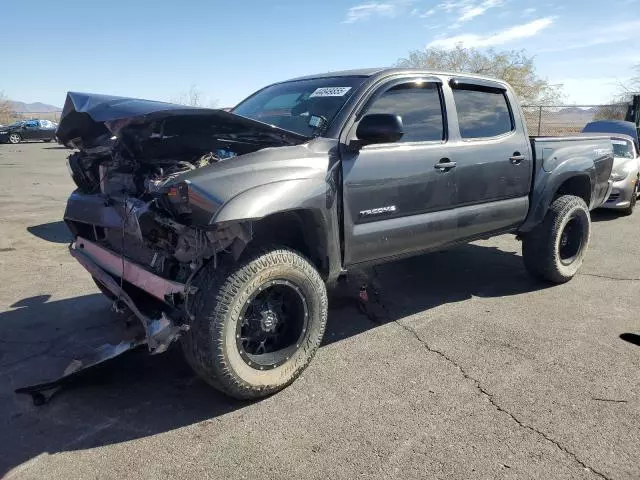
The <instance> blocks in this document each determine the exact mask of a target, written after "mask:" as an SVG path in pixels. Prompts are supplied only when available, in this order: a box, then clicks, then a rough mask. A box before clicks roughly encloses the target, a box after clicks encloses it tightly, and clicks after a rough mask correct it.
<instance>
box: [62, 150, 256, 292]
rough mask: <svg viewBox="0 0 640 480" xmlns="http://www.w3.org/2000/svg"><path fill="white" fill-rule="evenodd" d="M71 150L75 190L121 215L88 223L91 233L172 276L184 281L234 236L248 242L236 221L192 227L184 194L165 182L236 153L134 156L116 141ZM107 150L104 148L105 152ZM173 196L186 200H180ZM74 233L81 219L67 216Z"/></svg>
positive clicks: (80, 227) (82, 229)
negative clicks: (115, 221)
mask: <svg viewBox="0 0 640 480" xmlns="http://www.w3.org/2000/svg"><path fill="white" fill-rule="evenodd" d="M110 141H113V142H114V143H115V145H114V146H112V147H111V148H108V149H105V148H104V147H103V146H101V147H97V148H95V149H91V150H89V151H80V152H75V153H73V154H72V155H71V156H70V157H69V168H70V170H71V172H72V176H73V180H74V181H75V183H76V185H77V186H78V191H79V193H81V194H84V195H96V196H99V197H101V199H103V200H104V203H105V205H106V206H107V205H108V207H110V208H112V209H113V210H115V211H116V212H117V213H118V215H119V216H120V217H121V225H118V226H115V225H95V224H93V225H91V228H92V230H93V232H92V233H93V235H91V238H92V239H93V240H94V241H97V242H99V243H101V244H104V245H105V246H107V247H108V248H109V249H111V250H113V251H115V252H117V253H120V254H122V255H125V256H126V257H127V258H130V259H132V260H134V261H135V262H137V263H139V264H142V265H145V266H146V267H147V268H148V269H149V270H152V271H154V272H155V273H157V274H158V275H161V276H163V277H166V278H168V279H171V280H175V281H179V282H186V281H187V279H188V278H189V276H190V275H191V274H192V273H193V272H194V271H196V270H197V269H198V268H199V267H200V266H201V265H202V263H203V262H204V261H206V260H208V259H209V258H211V257H212V256H213V255H214V254H215V253H216V252H219V251H221V250H226V249H228V248H229V247H231V246H232V244H233V243H234V241H236V240H238V241H239V242H240V243H239V244H238V245H237V246H236V248H238V249H239V248H240V247H241V244H243V243H244V242H246V241H248V240H249V238H250V232H248V231H244V229H243V227H242V226H239V225H235V226H232V227H228V228H226V229H218V228H216V227H212V226H208V225H200V226H192V225H191V223H192V222H191V219H190V218H189V214H190V213H191V210H190V208H189V205H188V199H186V198H184V199H183V198H182V197H180V195H181V193H182V192H181V188H180V185H178V186H177V187H175V186H174V187H170V186H169V185H170V184H171V183H172V182H173V181H174V180H175V179H176V178H177V177H178V176H180V175H181V174H183V173H187V172H190V171H193V170H196V169H198V168H202V167H206V166H208V165H211V164H214V163H216V162H219V161H223V160H224V159H229V158H233V157H235V156H236V155H237V154H236V153H235V152H233V151H230V150H226V149H218V151H216V152H206V153H203V154H201V155H193V154H187V155H184V156H178V157H176V158H166V157H165V158H157V159H156V158H152V159H148V158H133V157H132V156H131V155H128V152H127V151H126V149H124V148H123V146H122V144H119V142H117V141H116V140H110ZM105 150H106V151H105ZM173 199H179V200H185V201H183V202H179V201H174V200H173ZM67 223H68V224H69V226H70V228H71V229H72V231H73V230H75V231H74V233H76V234H85V235H86V234H87V232H86V230H87V228H86V226H83V225H82V222H75V221H73V220H69V219H67Z"/></svg>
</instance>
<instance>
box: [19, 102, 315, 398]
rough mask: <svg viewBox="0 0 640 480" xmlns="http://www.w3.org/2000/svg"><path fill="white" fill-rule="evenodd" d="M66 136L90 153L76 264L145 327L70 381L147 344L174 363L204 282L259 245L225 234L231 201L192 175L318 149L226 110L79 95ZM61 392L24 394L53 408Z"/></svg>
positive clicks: (75, 202) (77, 199)
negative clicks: (172, 351)
mask: <svg viewBox="0 0 640 480" xmlns="http://www.w3.org/2000/svg"><path fill="white" fill-rule="evenodd" d="M57 135H58V138H60V140H61V142H62V143H64V144H65V145H68V146H72V147H75V148H76V149H77V150H78V151H76V152H74V153H72V154H71V155H70V157H69V159H68V167H69V170H70V173H71V176H72V178H73V180H74V182H75V184H76V186H77V189H76V190H75V191H74V192H73V193H72V194H71V196H70V198H69V200H68V203H67V207H66V211H65V214H64V221H65V222H66V224H67V226H68V227H69V229H70V230H71V232H72V234H73V237H74V240H73V242H72V244H71V245H70V247H69V249H70V253H71V255H72V256H73V257H74V258H75V259H76V260H77V261H78V262H79V263H80V264H81V265H82V266H83V267H84V268H85V269H86V270H87V271H88V273H89V274H90V275H91V276H92V277H93V279H94V281H95V282H96V284H97V285H98V287H99V288H100V289H101V290H102V291H103V293H105V294H106V295H107V296H108V297H109V298H110V299H111V300H112V301H113V306H114V308H115V309H116V310H120V311H126V312H129V313H130V314H133V315H134V316H135V317H136V318H137V319H138V320H139V326H140V327H141V328H140V329H139V330H140V333H139V335H138V337H137V338H135V339H134V340H133V341H129V342H128V343H126V345H124V346H123V345H112V346H106V347H105V346H103V347H101V351H102V353H101V354H100V355H98V358H97V359H96V358H92V359H91V361H85V362H80V363H78V362H76V364H75V365H76V366H75V367H74V368H72V369H71V370H70V371H68V372H65V376H66V375H69V374H75V373H77V372H78V371H79V370H80V369H82V368H84V367H89V366H93V365H95V364H97V363H100V362H101V361H103V360H106V359H109V358H112V357H113V356H114V352H117V353H116V354H120V353H124V352H125V351H127V350H129V349H130V348H135V347H138V346H140V345H143V344H146V345H147V348H148V349H149V352H150V353H152V354H157V353H161V352H164V351H165V350H166V349H167V348H168V346H169V345H170V344H171V343H172V342H173V341H175V340H176V339H178V338H179V337H180V335H181V333H182V332H184V331H185V330H187V329H188V328H189V318H190V312H189V307H188V305H189V302H188V300H189V295H192V294H194V293H195V287H194V286H192V279H193V278H194V276H195V275H196V273H197V272H198V271H199V270H200V269H201V268H202V266H203V265H204V264H206V263H207V262H217V261H218V257H219V256H220V255H221V254H222V253H224V254H230V255H233V256H234V257H235V258H237V257H238V256H239V255H240V253H241V252H242V250H243V249H244V247H245V246H246V244H247V243H248V242H249V240H250V239H251V225H250V224H249V223H242V222H227V223H226V224H217V223H215V222H214V216H215V213H216V212H217V211H218V209H219V208H220V207H221V206H222V204H223V203H224V202H225V201H226V200H228V199H229V198H224V196H222V195H220V196H216V194H215V193H212V192H210V191H205V190H203V189H202V188H200V187H197V186H196V185H195V184H193V183H192V182H191V181H189V176H188V175H186V174H189V173H190V172H194V171H195V170H199V169H203V168H208V169H211V168H216V164H219V163H222V162H234V161H236V160H235V159H236V157H240V156H242V155H245V154H248V153H251V152H255V151H257V150H260V149H263V148H267V147H279V146H286V145H293V144H299V143H302V142H303V141H305V140H306V139H305V137H301V136H298V135H296V134H293V133H291V132H287V131H285V130H279V129H277V128H274V127H271V126H269V125H265V124H262V123H260V122H256V121H253V120H250V119H246V118H243V117H239V116H236V115H233V114H231V113H228V112H224V111H218V110H210V109H198V108H186V107H181V106H176V105H170V104H164V103H161V102H149V101H144V100H135V99H122V98H117V97H105V96H90V95H84V94H72V93H70V94H69V95H68V97H67V101H66V103H65V108H64V110H63V114H62V118H61V122H60V126H59V129H58V132H57ZM222 181H224V180H222ZM227 187H228V186H227ZM238 188H240V187H238ZM222 191H224V192H225V193H224V195H228V196H231V195H233V193H234V189H233V188H231V189H230V188H226V189H222ZM63 378H64V376H63ZM45 387H46V388H45ZM50 387H51V384H42V385H40V386H34V387H29V388H30V389H29V388H26V389H21V391H22V392H23V393H31V394H32V395H34V400H36V395H38V401H40V402H41V401H42V398H43V397H42V392H43V391H44V390H46V389H47V388H50Z"/></svg>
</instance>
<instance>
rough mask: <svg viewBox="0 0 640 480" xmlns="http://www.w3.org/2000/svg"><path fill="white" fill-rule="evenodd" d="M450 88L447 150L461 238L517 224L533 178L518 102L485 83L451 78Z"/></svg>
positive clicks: (524, 214) (492, 84)
mask: <svg viewBox="0 0 640 480" xmlns="http://www.w3.org/2000/svg"><path fill="white" fill-rule="evenodd" d="M449 85H450V87H451V94H452V99H453V103H454V105H455V112H456V115H455V117H456V118H455V119H457V124H458V128H457V129H456V130H457V131H456V132H455V133H452V138H451V144H452V145H451V147H452V151H453V153H452V159H453V160H455V162H456V164H457V166H456V174H457V179H456V180H457V198H456V207H457V210H458V225H459V232H458V235H459V238H467V237H472V236H474V235H477V234H480V233H489V232H492V231H497V230H502V229H506V228H508V227H510V226H512V225H516V224H518V223H520V222H521V221H522V220H524V218H525V217H526V214H527V211H528V205H529V204H528V199H529V197H528V195H529V190H530V185H531V176H532V159H531V154H530V146H529V138H528V136H527V135H526V132H525V130H524V126H523V125H522V123H521V118H520V115H516V113H517V112H519V110H518V109H517V107H516V105H517V104H516V103H515V102H516V101H517V100H516V99H515V98H513V97H512V95H511V94H510V92H509V91H508V90H507V89H506V88H505V87H503V86H502V85H501V84H499V83H497V82H495V83H494V82H491V81H488V80H487V81H485V80H475V79H457V78H454V79H452V80H451V81H450V82H449ZM514 107H515V108H514ZM455 119H454V120H455ZM452 130H453V128H452ZM454 136H456V137H457V138H455V139H454V138H453V137H454ZM484 207H486V208H484Z"/></svg>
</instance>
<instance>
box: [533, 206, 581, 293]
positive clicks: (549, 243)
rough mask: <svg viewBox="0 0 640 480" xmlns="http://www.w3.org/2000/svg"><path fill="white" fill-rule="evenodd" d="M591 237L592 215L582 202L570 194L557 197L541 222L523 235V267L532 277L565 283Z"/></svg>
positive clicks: (579, 264) (570, 276) (578, 266)
mask: <svg viewBox="0 0 640 480" xmlns="http://www.w3.org/2000/svg"><path fill="white" fill-rule="evenodd" d="M590 237H591V216H590V215H589V209H588V208H587V205H586V203H585V202H584V200H583V199H582V198H580V197H576V196H573V195H563V196H561V197H558V198H556V199H555V200H554V201H553V203H552V204H551V206H550V207H549V210H548V211H547V214H546V216H545V217H544V220H543V221H542V223H540V224H539V225H538V226H536V227H535V228H534V229H533V230H532V231H531V232H529V233H528V234H526V235H524V237H523V241H522V257H523V259H524V265H525V267H526V268H527V270H528V271H529V273H531V274H532V275H533V276H534V277H537V278H540V279H542V280H547V281H549V282H553V283H565V282H568V281H569V280H571V279H572V278H573V277H574V275H575V274H576V273H577V272H578V270H579V269H580V266H581V265H582V262H583V260H584V255H585V253H586V251H587V247H588V246H589V239H590Z"/></svg>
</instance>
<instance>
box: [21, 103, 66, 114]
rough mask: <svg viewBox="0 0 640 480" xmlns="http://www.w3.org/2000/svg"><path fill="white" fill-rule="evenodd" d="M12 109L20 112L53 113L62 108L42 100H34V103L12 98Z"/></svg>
mask: <svg viewBox="0 0 640 480" xmlns="http://www.w3.org/2000/svg"><path fill="white" fill-rule="evenodd" d="M9 103H11V109H12V110H13V111H14V112H19V113H52V112H60V111H61V110H62V108H60V107H56V106H54V105H49V104H46V103H42V102H34V103H25V102H16V101H14V100H10V102H9Z"/></svg>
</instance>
